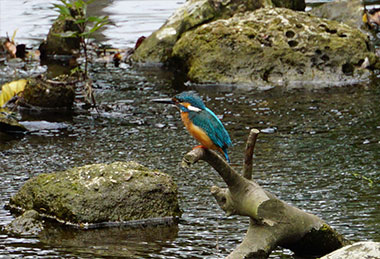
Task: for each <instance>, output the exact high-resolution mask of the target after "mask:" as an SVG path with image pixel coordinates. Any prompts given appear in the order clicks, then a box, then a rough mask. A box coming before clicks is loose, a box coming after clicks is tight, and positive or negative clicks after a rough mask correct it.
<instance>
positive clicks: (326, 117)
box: [0, 0, 380, 258]
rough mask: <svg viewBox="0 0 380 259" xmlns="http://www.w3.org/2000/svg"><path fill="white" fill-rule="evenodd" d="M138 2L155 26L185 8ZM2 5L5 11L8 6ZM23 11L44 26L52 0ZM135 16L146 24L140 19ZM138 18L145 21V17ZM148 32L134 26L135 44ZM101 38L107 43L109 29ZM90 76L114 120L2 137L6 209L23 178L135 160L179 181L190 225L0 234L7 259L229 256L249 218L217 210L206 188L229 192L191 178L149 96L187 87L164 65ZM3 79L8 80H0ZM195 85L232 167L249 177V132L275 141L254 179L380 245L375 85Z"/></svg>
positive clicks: (262, 143)
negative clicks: (285, 88) (216, 122)
mask: <svg viewBox="0 0 380 259" xmlns="http://www.w3.org/2000/svg"><path fill="white" fill-rule="evenodd" d="M6 2H7V4H10V3H8V2H14V3H18V1H6ZM141 2H142V3H146V4H148V3H149V5H148V6H150V7H149V8H151V9H149V12H151V13H150V14H149V15H150V17H148V16H145V17H147V18H146V19H147V20H148V19H151V18H152V17H155V16H156V15H157V17H161V18H162V19H163V20H164V19H165V17H163V16H161V12H160V10H161V9H163V10H164V11H163V12H162V13H164V14H165V15H166V16H167V13H170V11H169V8H171V7H168V6H169V5H170V6H171V5H172V4H173V5H176V4H178V2H176V1H157V3H158V2H160V3H162V4H163V5H164V7H162V8H161V7H160V5H159V4H152V2H153V1H141ZM0 3H1V7H3V6H4V2H3V1H1V2H0ZM23 3H24V2H23ZM42 3H44V4H42ZM109 3H110V4H109V5H107V7H106V8H105V9H104V10H106V12H108V13H115V17H118V18H115V19H116V21H117V22H119V20H121V19H122V17H123V15H122V14H123V10H122V8H121V7H118V8H116V7H115V6H119V5H124V4H127V3H134V4H135V5H136V7H135V8H132V6H133V5H131V6H130V9H129V11H130V12H129V15H130V16H132V17H133V15H132V13H133V11H136V12H138V10H141V12H140V13H143V10H145V9H144V8H146V6H145V7H144V6H142V5H138V3H139V2H137V1H135V2H134V1H114V2H109ZM155 3H156V2H155ZM24 4H25V5H33V6H34V9H33V8H29V9H30V10H29V11H28V12H29V13H28V14H25V16H26V17H27V18H28V19H30V18H31V17H33V18H35V19H37V20H38V19H39V18H38V17H36V15H34V14H33V12H32V11H31V10H45V11H46V14H45V16H44V15H42V17H45V18H46V17H50V15H51V13H49V12H48V10H49V8H47V6H48V5H46V4H45V1H42V0H41V1H37V2H36V1H33V3H29V2H25V3H24ZM165 4H167V5H165ZM36 6H38V8H37V7H36ZM137 6H138V7H137ZM113 8H114V9H113ZM123 8H124V7H123ZM139 8H140V9H139ZM173 8H174V7H173ZM165 10H166V11H165ZM30 13H31V14H30ZM2 15H3V13H2V14H1V15H0V17H1V18H0V19H3V18H2V17H3V16H2ZM139 17H141V19H142V20H141V23H142V24H144V17H143V16H139ZM24 18H25V17H24ZM27 18H25V19H27ZM127 18H128V15H126V17H125V19H127ZM161 18H157V21H156V22H155V23H156V25H158V26H159V25H160V24H161V23H162V22H161V21H160V22H158V20H159V19H161ZM135 21H136V24H137V23H138V19H137V18H136V19H135ZM37 24H38V23H37ZM127 24H128V21H125V23H123V25H122V28H120V31H121V32H122V31H123V30H126V31H128V30H129V29H126V27H124V26H127ZM2 26H3V25H2ZM43 27H44V26H42V25H41V28H43ZM47 27H48V26H47ZM136 28H137V27H136ZM1 30H3V27H2V29H1ZM144 30H145V29H136V35H137V34H140V33H141V32H143V31H144ZM147 30H148V29H147ZM132 31H133V30H130V32H131V35H132V34H133V33H132ZM33 33H36V35H37V36H36V37H40V38H43V36H41V35H44V34H45V33H46V32H45V31H42V29H41V30H37V31H35V32H33ZM103 33H104V35H105V36H106V37H108V36H107V31H105V32H103ZM31 34H32V32H31ZM31 34H28V35H31ZM20 36H21V33H20ZM28 37H29V36H28ZM113 37H114V35H113V36H112V37H110V38H113ZM118 37H120V40H121V41H120V42H112V44H116V45H117V44H122V45H124V44H130V43H131V42H132V41H130V39H128V36H127V35H126V36H125V38H124V35H122V33H120V35H118ZM134 37H135V36H133V38H134ZM91 73H92V74H91V76H92V77H93V78H94V84H95V86H96V89H95V92H96V96H97V101H98V103H99V104H100V105H102V106H103V107H104V106H108V107H109V109H107V112H102V113H101V114H100V115H99V114H97V113H96V112H93V113H91V114H90V113H87V112H82V111H79V110H76V111H74V113H71V114H62V115H61V114H48V115H41V114H38V115H37V116H36V119H38V120H46V121H52V122H64V123H65V125H67V128H65V129H61V130H53V131H49V130H46V131H43V132H34V133H31V134H28V135H25V136H17V137H10V136H6V135H0V169H1V174H0V179H1V181H2V184H1V185H0V201H1V204H2V205H3V204H4V203H6V202H7V201H8V200H9V197H10V196H11V195H12V194H14V193H15V192H16V191H17V190H18V189H19V188H20V186H21V185H22V184H23V183H24V182H25V181H26V180H27V179H29V178H30V177H33V176H34V175H37V174H39V173H42V172H51V171H58V170H65V169H68V168H71V167H74V166H81V165H84V164H90V163H100V162H113V161H128V160H136V161H138V162H139V163H141V164H143V165H145V166H147V167H150V168H158V169H160V170H162V171H164V172H166V173H168V174H170V175H172V176H173V178H174V179H175V181H176V182H177V184H178V186H179V190H180V200H181V208H182V210H183V211H184V214H183V218H182V220H181V222H180V224H179V225H178V228H175V229H172V228H164V227H159V228H153V229H148V230H137V229H134V230H129V229H125V228H115V229H100V230H91V231H82V230H72V229H65V228H47V229H46V231H45V232H43V233H42V234H41V236H40V237H38V238H15V237H8V236H7V235H4V234H0V257H2V256H4V257H6V256H9V255H14V256H41V257H101V256H111V255H118V256H125V257H131V258H136V257H140V258H147V257H150V258H216V257H223V256H225V255H227V254H228V253H229V252H230V251H231V250H232V249H234V247H236V245H237V244H239V243H240V242H241V240H242V238H243V237H244V233H245V231H246V228H247V224H248V221H247V219H245V218H243V217H236V216H234V217H226V216H225V215H224V213H223V212H222V211H221V210H220V209H219V207H218V206H217V205H216V203H215V201H214V200H213V198H212V197H211V195H210V192H209V188H210V186H212V185H215V184H217V185H223V183H222V181H221V179H220V177H219V176H218V175H217V174H216V173H215V172H214V171H212V170H210V167H209V166H208V165H206V164H204V163H199V164H197V165H196V166H195V167H194V168H193V169H191V170H186V171H184V170H182V169H181V168H180V166H179V164H180V161H181V157H182V155H183V154H185V153H186V152H187V151H189V150H191V148H192V147H193V146H195V145H196V142H195V141H194V140H193V139H192V138H191V137H190V136H189V135H188V134H187V133H186V131H185V130H184V128H183V125H182V123H181V122H180V119H179V114H178V111H177V110H176V109H173V108H171V107H168V106H165V105H160V104H155V103H152V102H150V100H151V99H153V98H162V97H168V96H173V95H174V94H176V93H177V92H178V91H180V90H183V89H184V88H186V87H185V86H183V84H182V82H178V81H173V80H172V79H173V77H172V75H171V74H170V73H169V72H167V71H161V70H159V69H158V68H145V69H138V70H136V69H130V68H129V67H126V68H114V67H113V66H112V65H108V66H105V67H103V66H101V67H93V68H92V72H91ZM2 80H3V81H5V80H6V79H4V78H2V79H0V81H1V83H3V81H2ZM173 86H174V87H173ZM195 88H196V89H197V91H199V92H200V94H201V95H202V96H203V97H204V100H205V101H206V103H207V105H208V106H209V108H211V109H212V110H214V111H215V112H216V114H218V115H221V116H222V121H223V122H224V124H225V125H226V128H227V130H228V131H229V132H230V135H231V138H232V141H233V147H232V148H231V161H232V162H233V166H234V167H235V168H236V169H238V170H239V169H241V161H242V159H243V154H242V150H244V142H245V140H246V137H247V134H248V132H249V128H251V127H255V128H259V129H265V130H266V131H267V132H272V134H261V135H260V136H259V139H258V142H257V146H256V152H255V153H256V156H255V164H254V178H255V179H256V180H257V181H258V182H259V183H260V184H261V185H262V186H264V187H265V188H266V189H267V190H269V191H271V192H273V193H274V194H276V195H278V196H279V197H280V198H281V199H283V200H285V201H287V202H289V203H291V204H293V205H295V206H297V207H300V208H301V209H303V210H306V211H309V212H311V213H314V214H316V215H318V216H320V217H322V218H323V219H324V220H325V221H327V222H328V223H329V224H331V225H332V226H333V227H335V228H336V229H337V230H338V231H339V232H341V233H342V234H343V235H345V236H346V237H347V238H349V239H352V240H375V241H380V234H379V232H378V231H377V230H378V229H379V227H380V211H379V210H378V201H379V198H380V194H379V180H380V174H379V168H380V162H379V161H380V106H379V102H378V100H379V98H380V86H379V83H378V82H375V83H374V84H372V85H369V86H367V87H365V88H364V87H357V88H355V87H350V88H340V89H335V90H323V91H316V92H304V91H294V92H282V91H281V90H276V89H274V90H271V91H266V92H249V93H244V92H239V91H231V89H228V88H223V87H213V89H212V90H207V89H206V88H205V87H195ZM175 89H177V90H175ZM179 89H180V90H179ZM232 90H233V89H232ZM33 116H35V115H33V114H23V118H24V119H27V120H33ZM371 181H372V186H371V184H370V183H371ZM0 219H1V225H4V224H7V223H8V222H10V221H11V220H12V219H13V217H12V216H11V215H10V213H9V212H8V211H7V210H4V209H3V208H2V207H1V208H0ZM115 251H116V252H115ZM115 253H117V254H115ZM279 256H282V257H290V256H289V251H281V250H279V251H277V252H276V253H275V255H273V256H272V257H279Z"/></svg>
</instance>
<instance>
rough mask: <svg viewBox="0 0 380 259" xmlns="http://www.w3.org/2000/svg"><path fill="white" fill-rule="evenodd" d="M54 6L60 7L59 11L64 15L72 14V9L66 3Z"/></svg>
mask: <svg viewBox="0 0 380 259" xmlns="http://www.w3.org/2000/svg"><path fill="white" fill-rule="evenodd" d="M54 6H55V7H56V8H58V9H59V11H58V12H59V13H60V14H61V15H63V16H66V17H70V16H71V13H70V9H69V8H68V7H66V6H64V5H59V4H54Z"/></svg>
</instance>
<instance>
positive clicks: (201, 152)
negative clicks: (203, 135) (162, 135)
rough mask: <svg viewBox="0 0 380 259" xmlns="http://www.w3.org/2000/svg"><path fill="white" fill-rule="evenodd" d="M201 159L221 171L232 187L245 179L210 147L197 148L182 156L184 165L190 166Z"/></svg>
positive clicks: (225, 180)
mask: <svg viewBox="0 0 380 259" xmlns="http://www.w3.org/2000/svg"><path fill="white" fill-rule="evenodd" d="M199 160H203V161H206V162H207V163H209V164H210V165H211V166H212V167H213V168H214V169H215V170H216V171H217V172H218V173H219V175H220V176H221V177H222V178H223V180H224V182H225V183H226V184H227V185H228V187H229V188H230V189H231V188H234V187H235V186H236V185H237V184H241V182H242V181H244V178H243V177H242V176H241V175H240V174H238V173H237V172H236V171H235V170H234V169H233V168H232V167H231V166H230V165H229V164H228V163H227V162H226V161H225V160H224V159H223V158H221V157H220V156H219V155H218V154H217V153H216V152H214V151H212V150H209V149H204V148H196V149H193V150H192V151H190V152H188V153H187V154H186V155H185V156H184V157H183V158H182V167H184V168H187V167H190V166H191V165H192V164H195V163H196V162H198V161H199Z"/></svg>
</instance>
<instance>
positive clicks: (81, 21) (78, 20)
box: [74, 19, 87, 24]
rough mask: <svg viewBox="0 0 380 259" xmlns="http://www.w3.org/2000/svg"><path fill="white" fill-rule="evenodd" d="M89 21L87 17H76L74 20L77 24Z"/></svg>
mask: <svg viewBox="0 0 380 259" xmlns="http://www.w3.org/2000/svg"><path fill="white" fill-rule="evenodd" d="M86 22H87V19H76V20H75V21H74V23H75V24H82V23H86Z"/></svg>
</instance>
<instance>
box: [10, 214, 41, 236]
mask: <svg viewBox="0 0 380 259" xmlns="http://www.w3.org/2000/svg"><path fill="white" fill-rule="evenodd" d="M43 229H44V227H43V224H42V222H41V221H40V216H39V214H38V212H37V211H35V210H27V211H25V212H24V213H23V214H22V215H21V216H19V217H17V218H16V219H14V220H13V221H12V222H11V223H9V224H8V225H6V226H5V227H4V228H3V230H4V231H5V232H6V233H7V234H8V235H21V236H36V235H38V234H39V233H40V232H41V231H42V230H43Z"/></svg>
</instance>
